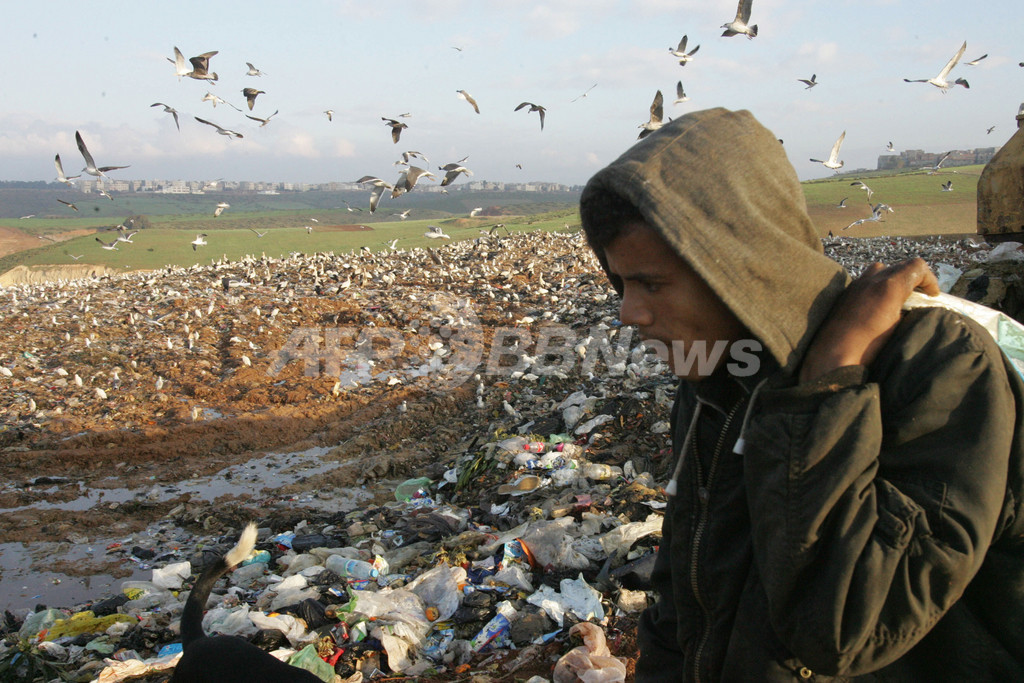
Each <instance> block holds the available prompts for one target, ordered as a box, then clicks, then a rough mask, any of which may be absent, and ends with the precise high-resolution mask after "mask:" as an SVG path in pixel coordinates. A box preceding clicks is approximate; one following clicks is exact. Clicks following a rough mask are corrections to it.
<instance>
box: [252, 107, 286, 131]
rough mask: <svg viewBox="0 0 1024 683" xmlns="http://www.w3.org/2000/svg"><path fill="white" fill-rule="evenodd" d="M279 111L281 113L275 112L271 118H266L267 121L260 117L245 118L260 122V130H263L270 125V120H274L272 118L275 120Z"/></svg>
mask: <svg viewBox="0 0 1024 683" xmlns="http://www.w3.org/2000/svg"><path fill="white" fill-rule="evenodd" d="M278 111H279V110H274V113H273V114H271V115H270V116H268V117H267V118H265V119H261V118H260V117H258V116H249V115H248V114H246V115H245V118H247V119H252V120H253V121H259V122H260V128H262V127H263V126H265V125H267V124H268V123H270V119H272V118H274V117H275V116H277V112H278Z"/></svg>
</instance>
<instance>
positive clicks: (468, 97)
mask: <svg viewBox="0 0 1024 683" xmlns="http://www.w3.org/2000/svg"><path fill="white" fill-rule="evenodd" d="M455 93H456V94H457V95H458V96H459V99H460V100H466V101H467V102H469V103H470V104H471V105H473V111H475V112H476V113H477V114H479V113H480V107H478V106H477V104H476V100H474V99H473V96H472V95H470V94H469V93H468V92H466V91H465V90H456V91H455Z"/></svg>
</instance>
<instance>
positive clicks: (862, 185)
mask: <svg viewBox="0 0 1024 683" xmlns="http://www.w3.org/2000/svg"><path fill="white" fill-rule="evenodd" d="M850 185H856V186H857V187H859V188H860V189H862V190H864V191H865V192H867V193H868V201H869V202H870V201H871V195H873V194H874V193H875V191H874V190H872V189H871V188H870V187H868V186H867V185H865V184H864V183H863V182H862V181H860V180H854V181H853V182H852V183H850Z"/></svg>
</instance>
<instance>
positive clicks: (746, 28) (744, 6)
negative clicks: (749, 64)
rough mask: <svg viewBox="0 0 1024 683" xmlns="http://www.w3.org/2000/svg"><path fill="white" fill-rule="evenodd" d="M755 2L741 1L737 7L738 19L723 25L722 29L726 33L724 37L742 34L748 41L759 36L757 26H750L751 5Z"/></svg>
mask: <svg viewBox="0 0 1024 683" xmlns="http://www.w3.org/2000/svg"><path fill="white" fill-rule="evenodd" d="M753 2H754V0H740V1H739V4H737V5H736V18H735V19H733V20H732V21H730V22H729V23H728V24H722V28H724V29H725V31H724V32H723V33H722V36H723V37H726V38H728V37H730V36H735V35H738V34H740V33H742V34H744V35H745V36H746V37H747V40H751V39H753V38H754V36H756V35H757V24H754V25H753V26H750V25H749V24H748V22H749V21H750V5H751V4H753Z"/></svg>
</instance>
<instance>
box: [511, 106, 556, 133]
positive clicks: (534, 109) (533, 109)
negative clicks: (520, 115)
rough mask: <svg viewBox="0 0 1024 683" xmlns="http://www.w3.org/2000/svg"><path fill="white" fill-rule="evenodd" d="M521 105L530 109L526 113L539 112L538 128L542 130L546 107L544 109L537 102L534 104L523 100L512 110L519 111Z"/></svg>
mask: <svg viewBox="0 0 1024 683" xmlns="http://www.w3.org/2000/svg"><path fill="white" fill-rule="evenodd" d="M523 107H529V108H530V110H529V111H528V112H527V113H532V112H538V113H539V114H540V129H541V130H544V112H546V111H547V109H545V108H544V107H542V106H540V105H539V104H534V103H533V102H523V103H522V104H520V105H519V106H518V107H516V108H515V109H513V110H512V111H519V110H520V109H522V108H523Z"/></svg>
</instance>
